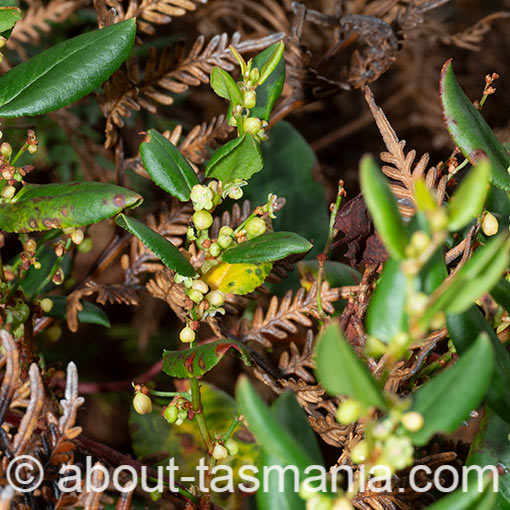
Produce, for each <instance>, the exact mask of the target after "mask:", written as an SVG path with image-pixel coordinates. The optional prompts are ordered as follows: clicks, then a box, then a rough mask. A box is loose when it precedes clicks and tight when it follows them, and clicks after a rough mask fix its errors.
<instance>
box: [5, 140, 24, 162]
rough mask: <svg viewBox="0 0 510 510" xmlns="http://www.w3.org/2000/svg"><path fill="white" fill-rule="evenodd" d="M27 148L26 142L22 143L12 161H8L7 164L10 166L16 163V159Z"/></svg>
mask: <svg viewBox="0 0 510 510" xmlns="http://www.w3.org/2000/svg"><path fill="white" fill-rule="evenodd" d="M27 149H28V143H25V144H23V145H22V147H21V149H20V150H19V151H18V153H17V154H16V156H14V159H12V161H9V164H10V165H11V166H14V165H15V164H16V161H18V159H19V158H20V157H21V155H22V154H23V153H24V152H25V151H26V150H27Z"/></svg>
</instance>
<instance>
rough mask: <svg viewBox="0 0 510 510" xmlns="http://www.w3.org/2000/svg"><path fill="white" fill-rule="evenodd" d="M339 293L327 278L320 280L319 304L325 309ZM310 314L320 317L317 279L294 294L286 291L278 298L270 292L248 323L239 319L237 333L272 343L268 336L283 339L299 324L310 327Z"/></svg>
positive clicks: (295, 330) (296, 328) (248, 339)
mask: <svg viewBox="0 0 510 510" xmlns="http://www.w3.org/2000/svg"><path fill="white" fill-rule="evenodd" d="M339 297H340V289H331V288H330V287H329V284H328V282H324V283H323V284H322V288H321V299H322V306H323V308H324V310H325V311H326V312H327V313H333V311H334V306H333V303H334V302H335V301H337V300H338V299H339ZM311 317H315V318H318V317H319V316H318V312H317V283H313V284H312V286H311V288H310V290H309V291H308V292H306V290H305V289H304V288H300V289H299V290H298V291H297V292H296V294H295V296H294V298H293V297H292V291H288V292H287V294H285V296H284V297H283V298H282V299H281V301H280V300H279V299H278V297H277V296H273V297H272V298H271V301H270V302H269V307H268V309H267V311H266V312H264V310H263V308H262V307H261V306H259V307H257V309H256V310H255V314H254V317H253V320H252V321H251V323H249V322H247V321H243V322H242V323H241V329H240V336H241V338H242V339H243V341H245V342H248V341H254V342H259V343H260V344H262V345H263V346H264V347H271V342H270V341H269V340H268V338H267V337H274V338H278V339H279V340H283V339H284V338H286V337H287V336H288V335H289V334H295V333H297V332H298V327H299V326H304V327H307V328H310V327H311V326H312V325H313V322H312V320H311Z"/></svg>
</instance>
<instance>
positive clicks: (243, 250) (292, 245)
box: [222, 232, 312, 264]
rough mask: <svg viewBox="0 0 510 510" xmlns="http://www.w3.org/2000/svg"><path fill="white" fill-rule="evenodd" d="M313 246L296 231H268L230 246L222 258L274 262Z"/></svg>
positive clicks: (225, 259)
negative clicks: (295, 232)
mask: <svg viewBox="0 0 510 510" xmlns="http://www.w3.org/2000/svg"><path fill="white" fill-rule="evenodd" d="M311 248H312V243H310V242H309V241H307V240H306V239H305V238H303V237H301V236H300V235H298V234H294V232H268V233H267V234H263V235H261V236H259V237H256V238H255V239H250V240H249V241H244V243H240V244H236V245H235V246H232V248H228V249H227V250H226V251H225V253H224V254H223V256H222V258H223V260H224V261H225V262H228V263H229V264H243V263H250V262H273V261H275V260H281V259H284V258H285V257H287V255H292V254H293V253H305V252H307V251H309V250H310V249H311Z"/></svg>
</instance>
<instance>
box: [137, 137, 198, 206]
mask: <svg viewBox="0 0 510 510" xmlns="http://www.w3.org/2000/svg"><path fill="white" fill-rule="evenodd" d="M149 136H150V138H151V139H150V141H148V142H144V143H142V144H141V145H140V156H141V157H142V161H143V166H144V167H145V169H146V170H147V172H148V173H149V175H150V176H151V177H152V180H153V181H154V183H155V184H157V185H158V186H159V187H160V188H162V189H164V190H165V191H166V192H167V193H170V195H172V196H174V197H177V198H178V199H179V200H180V201H181V202H187V201H188V200H189V195H190V193H191V188H192V187H193V186H195V184H198V183H199V182H198V178H197V176H196V174H195V172H194V170H193V168H191V165H190V164H189V163H188V162H187V161H186V158H185V157H184V156H183V155H182V154H181V152H180V151H179V149H177V147H175V145H173V144H172V142H170V141H169V140H167V139H166V138H165V137H164V136H163V135H162V134H160V133H158V132H157V131H156V130H155V129H149Z"/></svg>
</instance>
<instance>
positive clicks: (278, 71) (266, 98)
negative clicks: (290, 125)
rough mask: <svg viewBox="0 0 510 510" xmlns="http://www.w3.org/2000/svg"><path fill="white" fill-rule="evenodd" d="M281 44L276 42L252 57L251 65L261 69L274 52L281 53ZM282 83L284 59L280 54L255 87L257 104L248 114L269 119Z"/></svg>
mask: <svg viewBox="0 0 510 510" xmlns="http://www.w3.org/2000/svg"><path fill="white" fill-rule="evenodd" d="M281 46H282V43H281V42H278V43H275V44H273V45H272V46H269V47H268V48H266V49H265V50H264V51H263V52H261V53H259V54H258V55H257V56H256V57H255V58H254V59H253V65H254V66H255V67H258V68H259V69H262V68H263V67H264V64H266V63H267V62H268V61H270V59H271V57H273V55H275V52H276V55H278V54H280V55H281V54H282V53H283V49H284V48H282V47H281ZM284 83H285V60H284V59H283V56H281V57H280V59H279V61H278V65H277V66H276V68H275V69H274V71H272V72H271V74H270V75H269V77H268V78H267V79H266V80H265V81H264V83H263V84H262V85H260V86H259V87H257V89H256V92H257V105H256V106H255V108H253V109H252V110H251V112H250V115H251V116H252V117H258V118H259V119H262V120H267V121H269V117H270V116H271V111H272V110H273V106H274V104H275V102H276V100H277V99H278V98H279V97H280V94H281V93H282V90H283V85H284Z"/></svg>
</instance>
